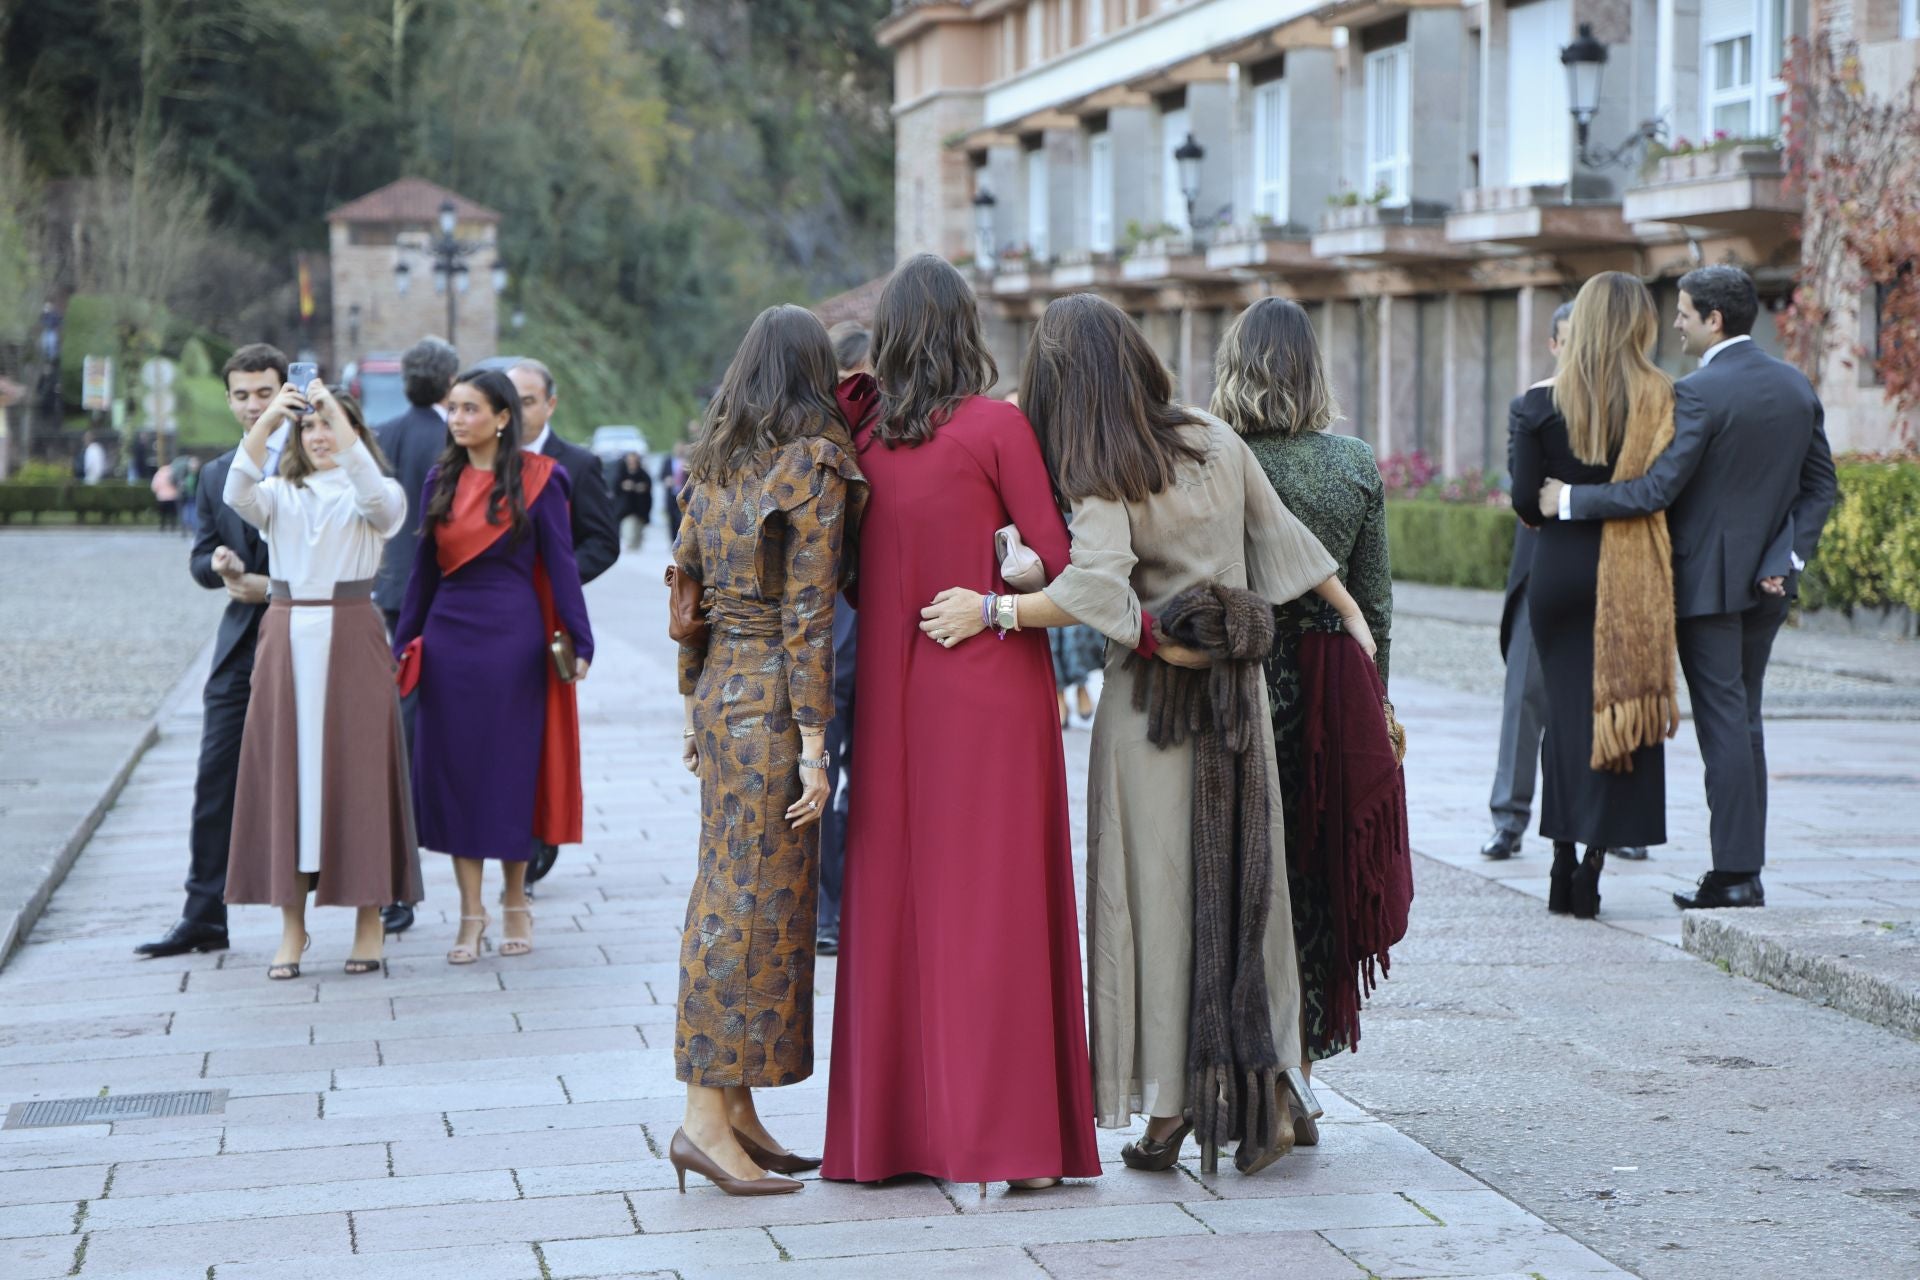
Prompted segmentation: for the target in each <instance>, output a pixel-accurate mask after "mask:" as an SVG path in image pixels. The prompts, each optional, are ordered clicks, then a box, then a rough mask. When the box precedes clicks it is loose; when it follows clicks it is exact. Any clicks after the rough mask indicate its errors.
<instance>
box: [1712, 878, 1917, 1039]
mask: <svg viewBox="0 0 1920 1280" xmlns="http://www.w3.org/2000/svg"><path fill="white" fill-rule="evenodd" d="M1680 935H1681V936H1680V944H1681V946H1683V947H1685V948H1686V949H1687V950H1688V951H1689V952H1691V953H1692V954H1694V955H1697V956H1699V957H1700V958H1701V959H1703V960H1708V961H1711V962H1713V963H1716V964H1719V965H1720V966H1721V967H1722V968H1725V969H1726V970H1727V971H1728V972H1730V973H1735V974H1738V975H1740V976H1741V977H1743V978H1751V979H1753V980H1754V981H1755V982H1760V983H1764V984H1766V985H1767V986H1769V987H1773V988H1775V989H1776V990H1779V991H1785V992H1787V993H1788V994H1789V995H1796V996H1802V997H1804V998H1806V999H1809V1000H1816V1001H1819V1002H1820V1003H1821V1004H1824V1005H1826V1006H1828V1007H1829V1008H1833V1009H1837V1010H1839V1011H1840V1012H1842V1013H1845V1014H1848V1015H1850V1016H1852V1017H1855V1018H1859V1019H1860V1020H1861V1021H1863V1022H1871V1023H1873V1024H1875V1025H1876V1026H1882V1027H1886V1028H1888V1029H1889V1030H1893V1031H1898V1032H1901V1033H1902V1034H1905V1035H1909V1036H1913V1037H1914V1038H1916V1039H1920V922H1916V921H1915V920H1914V919H1912V918H1908V919H1904V920H1902V919H1892V920H1878V919H1866V918H1863V917H1862V916H1861V914H1860V912H1859V911H1857V910H1854V911H1843V910H1836V909H1833V908H1817V909H1807V910H1781V909H1779V908H1773V907H1769V908H1767V909H1766V910H1765V911H1751V910H1724V911H1688V912H1685V913H1684V914H1683V915H1682V916H1681V920H1680Z"/></svg>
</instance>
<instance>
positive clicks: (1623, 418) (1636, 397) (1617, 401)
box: [1553, 271, 1673, 466]
mask: <svg viewBox="0 0 1920 1280" xmlns="http://www.w3.org/2000/svg"><path fill="white" fill-rule="evenodd" d="M1570 328H1571V332H1570V333H1569V334H1568V336H1567V342H1566V345H1565V346H1564V347H1562V348H1561V350H1560V369H1559V372H1557V373H1556V374H1554V378H1553V407H1554V408H1556V409H1558V410H1559V411H1560V416H1561V417H1563V418H1565V419H1566V420H1567V441H1568V443H1569V444H1570V445H1571V446H1572V448H1573V453H1574V456H1575V457H1577V458H1579V459H1580V461H1582V462H1584V463H1587V464H1588V465H1590V466H1605V465H1607V464H1608V463H1610V462H1611V461H1612V460H1613V457H1614V455H1615V454H1617V453H1618V452H1619V451H1620V446H1621V444H1622V442H1623V441H1625V439H1626V438H1627V430H1628V426H1629V424H1630V423H1631V424H1632V425H1634V426H1636V427H1639V426H1643V425H1647V424H1651V423H1655V422H1658V421H1660V420H1661V419H1663V418H1667V417H1671V416H1672V413H1673V379H1671V378H1669V377H1668V376H1667V375H1666V374H1665V373H1663V372H1661V371H1660V369H1658V368H1657V367H1656V366H1655V365H1654V363H1653V359H1652V357H1651V355H1650V353H1651V352H1652V350H1653V348H1654V344H1655V343H1656V342H1657V341H1658V340H1659V337H1660V317H1659V313H1658V312H1657V311H1656V310H1655V309H1654V305H1653V295H1652V294H1651V293H1649V292H1647V286H1646V285H1644V284H1642V283H1641V282H1640V278H1639V277H1638V276H1631V275H1628V274H1627V273H1626V272H1624V271H1602V272H1601V273H1600V274H1599V275H1597V276H1594V277H1593V278H1592V279H1591V280H1588V281H1587V282H1586V283H1585V284H1583V285H1581V286H1580V293H1579V294H1578V296H1576V297H1575V298H1574V300H1573V318H1572V320H1571V322H1570ZM1649 429H1651V428H1650V427H1649Z"/></svg>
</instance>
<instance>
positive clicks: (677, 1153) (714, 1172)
mask: <svg viewBox="0 0 1920 1280" xmlns="http://www.w3.org/2000/svg"><path fill="white" fill-rule="evenodd" d="M667 1161H668V1163H670V1164H672V1165H673V1171H674V1172H675V1173H677V1174H679V1175H680V1194H681V1195H685V1194H686V1193H687V1174H688V1172H689V1171H691V1172H693V1173H697V1174H699V1175H700V1176H701V1177H703V1178H705V1179H706V1180H707V1181H709V1182H711V1183H713V1185H714V1186H716V1187H718V1188H720V1189H721V1190H722V1191H724V1192H726V1193H727V1194H728V1195H730V1196H780V1195H786V1194H787V1193H788V1192H792V1191H798V1190H800V1188H801V1187H804V1186H805V1185H806V1183H804V1182H795V1181H794V1180H793V1179H792V1178H782V1177H780V1176H779V1175H778V1174H772V1173H769V1174H767V1175H766V1176H765V1177H762V1178H736V1177H734V1176H733V1175H732V1174H730V1173H728V1172H727V1171H726V1170H725V1169H722V1168H721V1167H720V1162H719V1161H717V1160H715V1159H714V1158H713V1157H712V1156H710V1155H708V1154H707V1153H706V1152H704V1151H702V1150H701V1149H700V1148H698V1147H696V1146H694V1145H693V1139H692V1138H689V1137H688V1136H687V1131H686V1130H685V1129H675V1130H674V1131H673V1141H672V1142H670V1143H668V1144H667Z"/></svg>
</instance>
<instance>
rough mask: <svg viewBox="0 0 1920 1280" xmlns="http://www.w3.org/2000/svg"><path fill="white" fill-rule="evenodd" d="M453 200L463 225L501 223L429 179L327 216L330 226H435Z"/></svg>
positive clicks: (390, 188)
mask: <svg viewBox="0 0 1920 1280" xmlns="http://www.w3.org/2000/svg"><path fill="white" fill-rule="evenodd" d="M448 199H451V200H452V201H453V207H454V208H455V209H456V210H457V211H458V212H459V217H460V220H461V221H462V222H498V221H500V215H499V214H498V213H497V212H495V211H494V210H492V209H489V208H487V206H485V205H483V204H479V203H477V202H476V201H473V200H469V199H467V198H466V197H465V196H463V195H461V194H460V193H459V192H457V191H449V190H447V189H446V188H445V187H443V186H441V185H439V184H438V183H435V182H428V181H427V180H426V179H425V178H401V179H400V180H399V181H397V182H389V183H388V184H387V185H386V186H384V187H381V188H380V189H379V190H378V191H369V192H367V194H366V195H363V196H361V197H360V198H359V199H358V200H349V201H347V202H346V203H345V204H343V205H341V206H340V207H339V208H338V209H335V210H334V211H333V212H332V213H329V214H328V215H327V221H328V222H429V223H430V222H433V221H434V220H435V219H437V218H438V217H439V216H440V204H441V202H442V201H443V200H448Z"/></svg>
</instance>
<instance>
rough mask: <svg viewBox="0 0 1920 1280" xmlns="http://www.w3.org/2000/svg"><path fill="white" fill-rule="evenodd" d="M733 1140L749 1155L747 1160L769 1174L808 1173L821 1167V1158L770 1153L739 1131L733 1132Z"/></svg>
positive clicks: (789, 1152) (791, 1153)
mask: <svg viewBox="0 0 1920 1280" xmlns="http://www.w3.org/2000/svg"><path fill="white" fill-rule="evenodd" d="M733 1140H734V1141H735V1142H738V1143H739V1144H740V1149H741V1150H742V1151H744V1152H746V1153H747V1159H749V1160H751V1161H753V1162H754V1163H755V1164H757V1165H759V1166H760V1167H761V1168H762V1169H765V1170H766V1171H767V1172H768V1173H807V1172H810V1171H811V1170H814V1169H818V1168H819V1167H820V1157H819V1156H797V1155H795V1154H794V1153H793V1152H791V1151H788V1152H784V1153H782V1152H778V1151H769V1150H767V1149H766V1148H765V1147H763V1146H761V1145H760V1144H759V1143H757V1142H755V1141H754V1140H753V1139H752V1138H749V1137H748V1136H747V1135H746V1134H744V1133H742V1132H740V1131H739V1130H738V1129H735V1130H734V1131H733Z"/></svg>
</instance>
